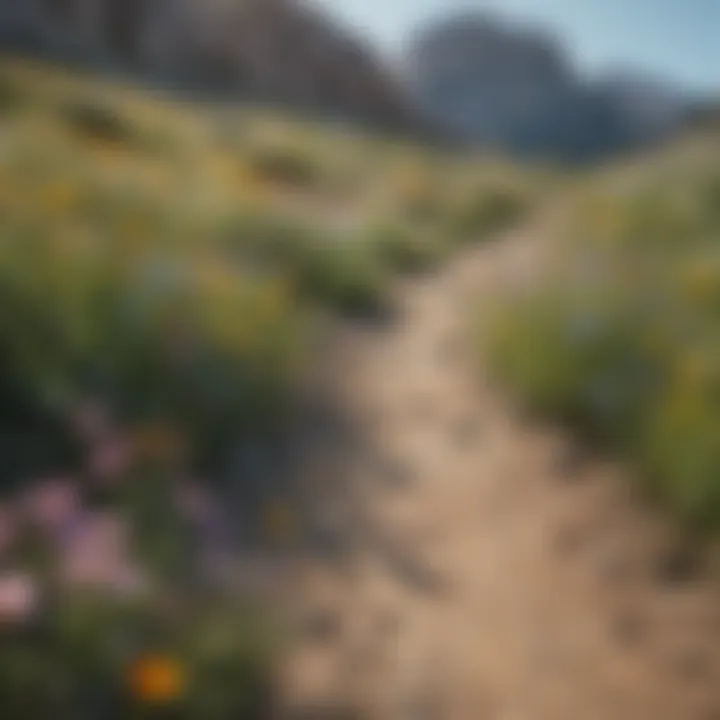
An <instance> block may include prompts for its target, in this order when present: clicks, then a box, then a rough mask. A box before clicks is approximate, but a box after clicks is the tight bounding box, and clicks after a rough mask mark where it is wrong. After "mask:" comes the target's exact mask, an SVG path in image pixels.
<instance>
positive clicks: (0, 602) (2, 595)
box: [0, 572, 39, 623]
mask: <svg viewBox="0 0 720 720" xmlns="http://www.w3.org/2000/svg"><path fill="white" fill-rule="evenodd" d="M38 595H39V593H38V588H37V584H36V583H35V581H34V579H33V578H32V577H31V576H30V575H28V574H26V573H20V572H11V573H6V574H3V575H0V622H1V623H17V622H22V621H24V620H26V619H28V618H29V617H30V616H31V615H32V614H33V613H34V612H35V611H36V609H37V607H38Z"/></svg>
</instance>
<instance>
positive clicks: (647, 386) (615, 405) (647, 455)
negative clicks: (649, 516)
mask: <svg viewBox="0 0 720 720" xmlns="http://www.w3.org/2000/svg"><path fill="white" fill-rule="evenodd" d="M692 147H694V146H691V147H688V148H683V149H681V150H678V151H677V152H675V153H674V154H670V155H669V156H668V157H666V158H659V159H658V160H657V161H655V164H654V165H652V164H649V165H647V166H646V167H643V168H640V170H639V172H638V170H636V171H635V172H634V174H631V172H630V171H627V172H626V173H623V172H622V171H621V172H620V173H616V174H615V175H611V176H609V177H608V178H606V179H604V180H597V181H595V182H594V183H592V185H591V186H590V187H589V188H587V189H586V190H585V191H584V194H583V197H582V198H581V199H580V200H578V202H577V208H576V212H575V213H574V217H573V218H572V222H571V224H570V229H569V231H568V234H567V237H564V238H562V240H561V243H560V246H559V252H558V253H557V254H558V255H559V256H560V258H561V259H560V261H559V262H558V263H556V264H555V265H553V266H552V267H551V268H549V269H548V271H547V272H546V273H545V274H544V276H543V278H542V279H541V280H540V281H539V282H538V283H537V284H536V286H535V287H533V288H532V289H531V291H530V292H529V293H528V294H527V295H526V296H524V297H521V298H516V299H514V300H511V301H509V302H508V303H506V304H505V305H504V306H503V307H502V308H501V309H499V310H498V312H497V313H496V317H495V320H494V324H493V340H494V342H493V354H494V361H495V367H496V370H497V373H498V375H499V376H501V377H502V378H504V380H505V381H507V382H508V383H509V384H510V386H511V387H513V388H514V389H515V391H516V392H517V393H518V394H519V396H520V397H521V398H523V399H525V401H526V402H528V403H529V404H530V405H531V406H532V407H535V408H537V409H539V410H541V411H544V412H549V413H550V414H552V415H554V416H556V417H560V418H561V419H563V420H565V421H567V422H568V423H569V424H571V425H572V426H573V427H575V428H576V429H578V430H579V431H581V432H583V433H585V434H590V435H591V436H592V437H594V438H596V439H598V440H600V441H601V442H603V443H604V444H606V445H607V446H609V447H611V448H614V449H615V451H616V452H618V453H619V454H620V455H622V456H623V457H625V458H627V459H628V460H629V461H630V462H631V463H632V464H634V466H635V467H636V468H637V469H638V474H639V475H640V476H641V477H642V478H643V479H644V483H645V484H644V486H645V487H646V489H647V490H648V491H649V492H650V493H651V494H652V495H653V496H654V497H655V498H657V499H658V500H660V501H661V502H662V503H664V504H665V506H666V507H667V508H669V509H670V510H671V511H673V512H674V513H676V514H677V516H678V517H679V518H680V519H681V520H682V521H684V522H687V523H688V524H690V525H692V526H693V527H695V528H707V529H718V527H720V452H719V451H718V448H720V443H719V442H718V441H720V434H718V428H720V422H718V421H719V420H720V374H719V372H718V369H719V368H720V204H719V203H718V187H720V185H719V184H718V183H719V182H720V174H718V170H717V165H716V163H715V162H713V158H714V159H715V160H716V159H717V157H718V156H719V155H718V152H719V150H720V146H718V143H717V140H716V139H714V140H706V141H705V142H704V144H703V145H702V146H701V147H702V148H704V151H703V152H701V153H699V154H698V153H697V148H695V152H690V151H691V150H692Z"/></svg>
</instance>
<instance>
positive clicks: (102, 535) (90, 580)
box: [60, 513, 143, 596]
mask: <svg viewBox="0 0 720 720" xmlns="http://www.w3.org/2000/svg"><path fill="white" fill-rule="evenodd" d="M128 545H129V541H128V532H127V526H126V524H125V523H124V522H123V520H122V518H120V517H118V516H117V515H115V514H113V513H85V514H84V515H83V516H82V517H81V518H80V519H79V521H78V522H77V524H76V526H75V528H74V532H73V533H72V534H70V535H68V536H67V537H66V538H64V543H63V546H62V547H61V548H60V552H61V557H60V562H61V576H62V578H63V580H64V581H65V582H66V583H68V584H69V585H80V586H91V587H102V588H106V589H111V590H113V591H115V592H118V593H121V594H123V595H128V596H129V595H133V594H136V593H137V592H139V591H141V589H142V587H143V578H142V577H141V575H140V573H139V572H138V570H137V568H135V567H134V566H133V565H132V564H131V562H130V560H129V558H128Z"/></svg>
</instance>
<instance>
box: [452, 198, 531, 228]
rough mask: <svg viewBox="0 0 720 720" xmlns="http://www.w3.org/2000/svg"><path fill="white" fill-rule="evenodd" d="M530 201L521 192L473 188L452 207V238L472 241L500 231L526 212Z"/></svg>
mask: <svg viewBox="0 0 720 720" xmlns="http://www.w3.org/2000/svg"><path fill="white" fill-rule="evenodd" d="M526 203H527V200H526V198H525V197H524V195H523V193H522V192H521V190H520V189H519V188H514V187H507V188H503V187H493V186H492V185H488V186H482V187H479V188H474V189H472V190H471V191H466V192H465V193H464V194H461V195H460V197H459V198H458V199H457V200H456V202H455V203H453V205H452V206H451V208H450V210H449V212H448V216H447V224H448V227H449V229H450V231H451V232H452V234H453V235H455V236H457V237H459V238H460V239H468V238H469V239H473V238H476V237H478V236H480V235H483V234H486V233H491V232H494V231H497V230H501V229H503V228H505V227H507V226H508V225H510V224H511V223H512V222H514V221H516V220H517V219H518V218H519V217H520V216H521V214H522V213H523V212H524V210H525V208H526Z"/></svg>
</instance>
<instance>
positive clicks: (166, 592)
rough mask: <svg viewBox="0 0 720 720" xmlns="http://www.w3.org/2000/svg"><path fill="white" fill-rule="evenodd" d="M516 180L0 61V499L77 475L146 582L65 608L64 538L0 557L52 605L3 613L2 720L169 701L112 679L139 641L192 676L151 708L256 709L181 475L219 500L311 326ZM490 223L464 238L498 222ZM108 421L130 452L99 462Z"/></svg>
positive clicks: (245, 630) (413, 260) (232, 615)
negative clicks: (204, 563) (32, 614)
mask: <svg viewBox="0 0 720 720" xmlns="http://www.w3.org/2000/svg"><path fill="white" fill-rule="evenodd" d="M418 162H419V163H420V164H421V165H423V166H424V167H426V169H427V173H426V181H427V182H426V184H425V186H424V187H423V188H421V189H420V191H418V190H417V189H415V188H413V187H411V186H412V184H413V183H414V181H412V176H413V174H414V173H415V171H416V168H417V164H418ZM408 177H410V178H411V182H410V183H409V184H408V182H407V179H408ZM513 177H514V178H515V179H514V180H513V181H512V182H511V184H510V185H508V177H507V174H505V173H502V174H501V173H499V172H498V171H497V170H496V169H495V168H492V169H489V168H485V167H484V165H483V164H482V163H478V162H475V161H467V162H464V161H463V162H461V161H458V160H450V159H440V158H437V157H435V156H433V154H432V153H431V152H430V151H429V150H425V149H423V148H420V147H414V146H407V147H405V146H401V145H398V144H397V143H390V142H388V141H387V140H384V139H382V138H377V137H372V136H364V137H363V136H359V135H353V134H351V133H347V132H344V131H341V130H338V129H337V128H332V127H330V126H322V125H319V124H318V125H314V124H310V123H306V122H300V121H296V120H293V119H292V118H280V117H278V116H271V115H269V114H268V113H265V112H263V111H262V110H258V109H248V108H245V109H237V110H228V109H227V108H213V107H211V106H203V105H198V104H192V103H188V102H185V103H180V102H179V101H175V102H173V101H171V100H168V99H160V98H157V97H153V96H152V95H150V94H148V93H142V92H139V91H136V90H133V89H132V88H127V87H124V86H121V85H111V84H102V83H100V82H96V81H93V80H92V79H90V78H87V77H81V76H78V75H73V74H69V73H63V72H60V71H57V70H50V69H48V68H47V67H44V66H42V65H31V64H28V63H19V62H15V61H12V60H10V59H7V58H5V59H3V60H2V61H0V450H1V451H2V453H3V466H2V468H0V502H4V501H5V500H8V501H15V500H18V499H19V498H21V497H24V493H25V492H26V491H28V490H29V489H31V488H32V487H33V486H34V484H35V482H36V481H38V480H41V479H43V478H45V477H47V476H50V477H52V478H58V477H60V478H64V477H66V476H69V477H70V480H71V482H72V483H73V484H74V485H73V486H74V487H75V488H76V490H77V492H78V494H79V495H80V496H81V500H82V502H81V505H82V509H83V512H85V511H90V510H92V511H97V510H99V509H102V510H103V511H107V512H110V513H114V514H115V515H119V516H120V517H121V518H122V520H123V526H124V527H125V528H126V530H127V534H128V536H129V538H128V540H127V544H128V546H129V547H128V548H127V551H128V553H129V554H130V555H131V561H132V563H133V565H134V566H136V567H137V568H138V569H139V570H140V571H141V573H143V574H144V575H147V576H148V577H149V579H150V582H149V588H146V591H145V592H144V594H143V595H142V597H139V598H137V597H134V596H133V598H132V599H128V598H125V597H120V596H118V595H117V593H115V594H113V592H109V594H108V593H106V594H102V593H101V594H99V595H97V594H95V595H93V596H92V597H89V598H88V597H85V596H82V597H78V596H77V594H76V592H75V588H69V587H66V586H65V584H64V583H63V582H60V581H59V580H58V577H57V572H56V571H57V568H56V566H59V565H61V555H62V549H61V545H58V544H57V543H55V542H53V541H52V538H50V539H49V538H48V537H46V536H45V535H44V534H43V533H36V532H35V530H34V529H32V531H31V532H30V534H29V535H27V533H25V532H24V531H23V534H22V541H21V542H20V546H19V547H15V546H13V547H12V548H11V550H7V549H5V550H4V549H3V548H0V560H2V562H3V564H4V565H3V566H4V567H9V568H13V569H16V570H22V571H26V572H29V573H30V574H31V577H32V580H33V583H34V585H33V587H35V589H36V590H37V592H38V593H39V594H40V595H41V596H42V601H43V608H42V613H41V615H40V616H39V617H38V621H39V622H40V627H39V629H38V628H37V627H36V625H35V618H33V620H32V622H29V623H28V621H27V618H25V619H23V620H22V621H20V622H19V623H18V624H12V623H11V624H10V625H9V626H8V627H5V625H3V624H2V623H0V625H2V626H1V627H0V635H2V637H0V644H1V645H2V649H0V695H2V696H3V700H4V704H3V711H4V712H5V714H6V715H7V717H8V718H9V719H10V720H14V718H16V717H17V718H24V717H42V716H47V715H48V714H49V713H50V712H51V709H50V708H52V711H54V712H58V709H59V712H60V714H61V715H63V716H67V717H70V716H80V715H83V716H84V715H85V714H87V712H88V709H87V708H88V707H95V705H93V703H95V704H97V703H99V704H100V706H101V707H102V710H101V711H99V714H101V715H102V716H103V717H108V718H112V717H116V716H117V717H123V718H125V717H150V716H152V717H155V716H159V715H156V714H153V713H155V710H154V709H153V708H148V707H136V703H135V701H134V700H133V698H132V697H131V696H129V695H128V690H127V687H126V679H127V672H128V663H132V661H133V659H134V658H135V657H136V656H138V655H139V656H140V657H142V656H143V654H148V653H150V654H151V655H152V654H158V653H159V654H161V655H163V656H169V657H170V659H171V661H172V662H173V663H176V664H178V665H179V667H181V668H182V671H183V673H185V674H186V675H187V678H186V682H185V683H184V687H183V694H182V697H181V698H178V699H176V701H174V702H176V704H177V707H172V708H162V709H161V712H162V713H166V714H163V717H168V716H171V717H178V718H184V717H188V718H191V717H192V718H194V717H204V718H209V719H214V718H217V719H218V720H223V719H228V720H229V718H243V717H256V716H257V714H255V715H254V714H253V713H257V712H260V713H261V714H262V711H258V709H257V706H256V702H258V701H259V700H261V699H262V696H263V692H264V690H265V685H266V683H267V680H268V677H269V673H270V668H269V666H270V662H271V657H270V656H271V655H272V650H273V644H272V643H271V642H268V641H267V639H266V638H265V637H264V636H262V634H261V636H258V632H257V631H258V630H259V629H260V628H262V627H263V623H264V622H265V619H264V617H263V614H262V613H260V615H258V613H257V611H256V608H255V607H254V606H253V605H252V604H250V605H249V606H248V605H246V604H244V603H245V602H246V599H245V598H244V597H243V596H242V594H240V596H239V597H238V595H237V593H234V592H230V593H229V595H230V597H227V596H226V595H225V594H223V593H221V597H218V598H215V597H212V598H210V599H208V597H206V596H205V594H204V588H203V587H201V585H202V583H201V582H200V581H199V580H198V581H197V582H194V581H193V582H190V581H189V579H190V580H192V579H193V578H195V577H196V575H195V573H196V572H197V568H196V560H197V558H196V554H197V553H196V551H197V546H198V544H199V540H198V537H197V532H196V531H195V530H192V529H191V528H190V526H189V525H188V522H187V519H186V518H185V519H184V518H183V517H182V516H181V513H180V512H179V511H178V509H177V508H176V507H175V505H176V503H177V494H178V488H179V486H180V485H182V483H184V482H185V481H186V480H188V479H191V480H192V479H194V480H195V481H196V482H197V483H198V484H200V485H202V486H203V487H206V488H207V487H209V488H210V491H211V493H217V494H221V493H222V491H221V490H220V487H221V483H220V482H219V481H220V479H226V477H227V475H228V473H227V458H228V457H229V456H232V453H233V451H234V450H235V449H236V447H237V446H238V444H241V443H242V442H244V441H246V440H248V439H249V438H252V439H253V440H256V439H257V438H262V439H263V440H265V441H267V439H268V438H271V439H272V438H275V437H276V435H277V433H278V432H282V431H283V428H284V422H285V419H286V418H287V416H288V412H289V411H290V410H291V409H292V407H293V402H294V398H295V393H296V390H297V387H298V380H299V378H300V377H302V374H303V371H304V369H305V368H306V367H307V365H308V364H309V363H312V362H313V361H314V360H315V358H314V357H313V355H312V346H311V343H310V339H311V338H314V337H315V336H316V334H315V332H314V329H315V327H316V323H317V327H322V323H319V322H317V321H318V320H319V319H320V318H322V317H323V316H325V315H327V314H328V313H330V314H335V315H341V316H349V317H358V316H360V317H368V316H376V315H377V314H378V313H380V312H382V311H383V310H385V309H386V307H387V304H388V295H389V293H388V289H389V287H390V284H391V283H392V281H393V277H394V276H395V275H396V274H398V273H404V272H416V271H420V270H426V269H429V268H431V267H432V266H434V265H436V264H437V263H439V262H440V261H441V260H442V259H443V258H444V257H445V256H446V254H447V253H448V252H449V251H450V250H452V249H453V247H455V246H456V243H457V238H456V237H455V234H454V230H453V228H452V224H451V223H448V220H447V217H448V216H447V208H449V207H451V206H452V201H453V197H455V193H458V195H457V197H460V196H463V197H464V195H463V193H466V192H469V190H468V188H473V196H472V197H473V203H481V200H480V196H479V195H478V192H479V191H477V190H476V189H477V188H478V187H480V186H482V187H484V188H487V190H483V191H482V194H484V193H485V192H487V193H488V195H487V197H488V198H491V197H494V196H493V195H492V187H493V186H494V185H496V184H497V185H498V187H500V186H502V188H504V189H503V192H509V191H508V190H507V188H508V187H513V188H515V190H513V192H516V191H517V193H518V194H517V197H520V195H521V190H520V188H521V187H522V183H521V182H520V180H519V176H518V175H517V174H515V175H514V176H513ZM522 192H523V193H524V190H523V191H522ZM420 195H422V197H420ZM523 197H524V195H523ZM489 202H490V204H491V205H495V204H496V203H497V201H496V200H495V199H492V200H489ZM524 202H525V201H524V200H523V207H524ZM487 213H488V210H487V209H483V211H482V218H479V216H478V217H473V220H472V223H469V222H468V223H466V224H465V225H464V232H465V234H466V235H473V236H476V237H477V238H478V239H480V238H482V237H484V236H485V235H486V234H487V233H488V232H490V231H491V230H492V229H493V228H494V227H496V223H495V222H494V221H492V222H490V221H488V219H487ZM463 239H465V238H463ZM88 408H90V409H91V412H90V415H91V416H93V417H94V419H92V420H91V421H90V425H91V427H90V428H89V430H88V428H85V429H84V430H82V431H80V430H79V429H78V426H79V425H82V424H83V423H82V422H79V421H78V417H81V416H82V415H83V414H87V409H88ZM93 409H94V410H93ZM98 415H99V416H100V417H99V419H98ZM85 424H87V423H85ZM108 428H109V429H108ZM88 434H89V435H90V437H88ZM108 434H109V435H110V440H111V444H110V453H111V456H110V465H113V463H115V464H116V465H117V462H118V460H117V458H115V460H113V458H112V453H113V452H115V450H117V447H118V444H119V446H120V448H121V452H120V456H121V457H120V460H119V462H120V465H121V467H119V468H118V467H116V468H115V469H113V468H112V467H111V468H110V469H108V468H107V467H106V469H105V470H103V469H102V468H101V469H98V467H97V463H95V464H94V460H93V458H96V457H97V456H98V452H99V451H103V450H104V449H105V450H106V449H107V448H105V446H104V443H106V442H107V440H108V438H107V437H102V438H100V437H99V436H100V435H103V436H107V435H108ZM113 444H114V447H115V450H113ZM105 464H106V465H107V463H105ZM101 465H102V462H101ZM236 475H237V473H235V474H234V475H233V476H232V477H233V481H234V482H236V483H239V484H243V483H245V484H246V485H250V484H254V485H257V486H262V481H263V478H262V477H246V476H244V475H243V476H242V477H236ZM261 489H262V488H261ZM263 492H265V490H264V489H263ZM266 494H267V495H270V491H269V489H268V490H267V492H266ZM272 501H273V498H272V497H271V496H269V497H266V498H264V500H263V502H260V503H259V505H266V504H268V503H269V504H271V503H272ZM8 507H10V506H8ZM258 512H261V510H258ZM11 515H12V513H11ZM75 519H77V518H75ZM257 520H258V523H257V524H258V526H263V520H262V518H257ZM0 523H2V517H0ZM0 530H2V528H0ZM272 532H273V530H272V528H269V529H268V533H269V534H272ZM2 581H3V577H2V576H1V574H0V584H2ZM191 590H192V592H191ZM198 590H199V591H200V592H197V591H198ZM178 599H179V601H178ZM168 601H170V606H169V607H168ZM241 603H243V604H241ZM258 618H260V619H258ZM134 703H135V704H134ZM92 712H95V711H92ZM168 712H170V713H171V714H170V715H167V713H168ZM112 713H116V715H113V714H112ZM148 713H149V714H148ZM96 714H97V713H96Z"/></svg>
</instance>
